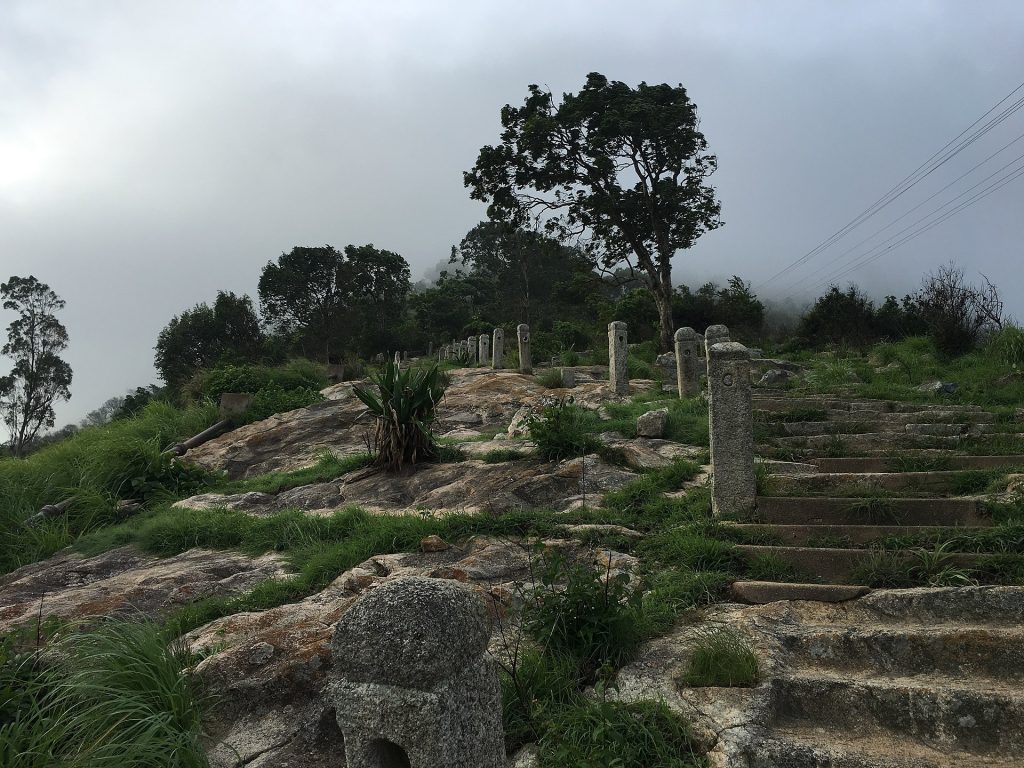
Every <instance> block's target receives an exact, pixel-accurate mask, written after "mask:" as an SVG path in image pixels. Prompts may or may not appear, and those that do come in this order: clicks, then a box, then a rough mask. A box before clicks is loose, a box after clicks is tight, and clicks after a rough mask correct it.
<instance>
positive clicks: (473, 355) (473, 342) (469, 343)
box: [465, 336, 480, 365]
mask: <svg viewBox="0 0 1024 768" xmlns="http://www.w3.org/2000/svg"><path fill="white" fill-rule="evenodd" d="M465 344H466V354H468V355H469V364H470V365H476V363H477V359H478V358H477V354H478V353H479V351H480V349H479V346H480V345H479V341H478V337H476V336H470V337H469V338H468V339H466V342H465Z"/></svg>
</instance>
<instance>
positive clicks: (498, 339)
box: [491, 328, 505, 371]
mask: <svg viewBox="0 0 1024 768" xmlns="http://www.w3.org/2000/svg"><path fill="white" fill-rule="evenodd" d="M504 367H505V331H503V330H502V329H501V328H495V329H494V340H493V342H492V343H491V368H493V369H494V370H496V371H497V370H499V369H500V368H504Z"/></svg>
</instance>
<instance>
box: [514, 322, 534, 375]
mask: <svg viewBox="0 0 1024 768" xmlns="http://www.w3.org/2000/svg"><path fill="white" fill-rule="evenodd" d="M516 336H518V338H519V372H520V373H533V358H532V357H530V326H528V325H527V324H526V323H520V324H519V326H518V327H517V328H516Z"/></svg>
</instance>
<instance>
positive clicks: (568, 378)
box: [559, 368, 576, 389]
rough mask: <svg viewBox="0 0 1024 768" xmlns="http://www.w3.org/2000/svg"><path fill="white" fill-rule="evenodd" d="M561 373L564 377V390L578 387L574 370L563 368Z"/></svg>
mask: <svg viewBox="0 0 1024 768" xmlns="http://www.w3.org/2000/svg"><path fill="white" fill-rule="evenodd" d="M559 373H561V375H562V389H572V388H573V387H575V386H576V372H575V371H574V370H573V369H572V368H562V369H561V370H560V371H559Z"/></svg>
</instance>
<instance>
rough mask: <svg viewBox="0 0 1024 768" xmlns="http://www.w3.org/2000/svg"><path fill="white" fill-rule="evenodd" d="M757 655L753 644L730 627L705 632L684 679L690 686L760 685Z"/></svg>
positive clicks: (700, 638) (698, 642)
mask: <svg viewBox="0 0 1024 768" xmlns="http://www.w3.org/2000/svg"><path fill="white" fill-rule="evenodd" d="M757 674H758V669H757V657H756V656H755V655H754V650H753V649H752V648H751V647H750V643H749V642H748V641H747V640H746V639H745V638H744V637H743V636H742V635H740V634H738V633H737V632H735V631H733V630H729V629H715V630H711V631H708V632H705V633H704V634H702V635H701V636H700V637H699V638H698V639H697V642H696V643H695V645H694V648H693V652H692V654H691V656H690V663H689V665H688V666H687V669H686V672H685V673H684V675H683V682H684V683H685V684H686V685H690V686H720V687H749V686H753V685H756V684H757Z"/></svg>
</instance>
